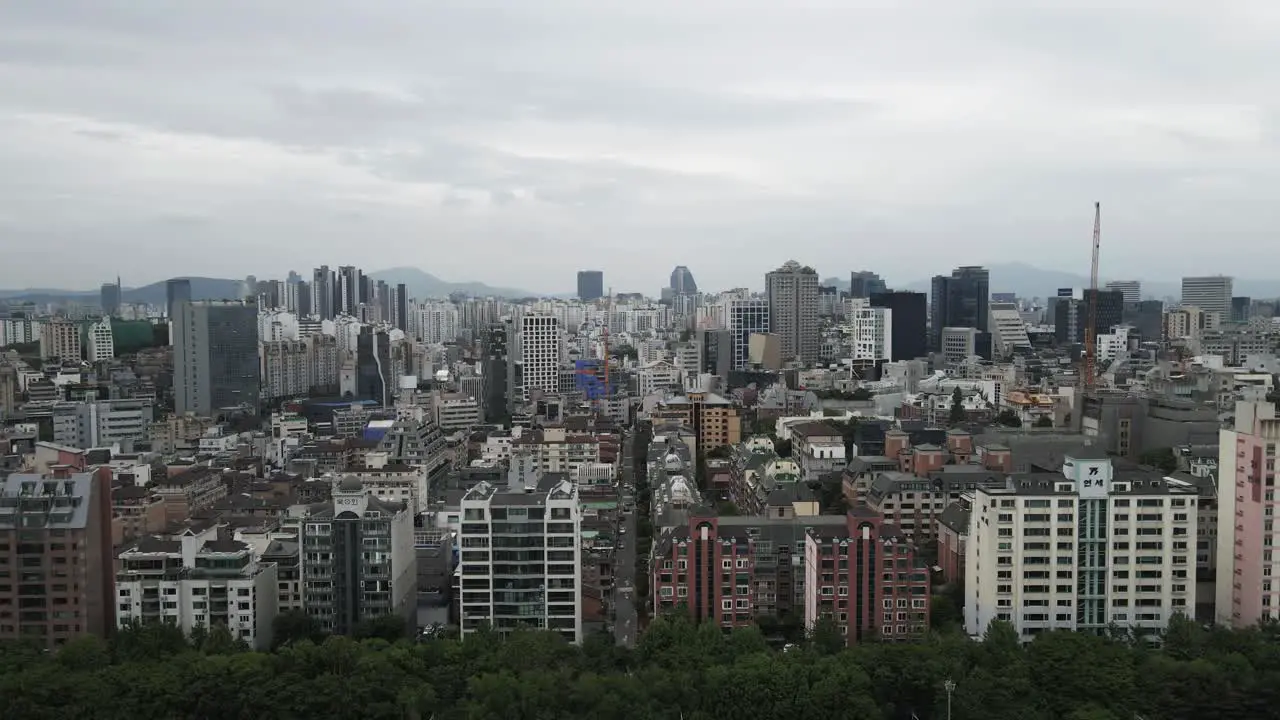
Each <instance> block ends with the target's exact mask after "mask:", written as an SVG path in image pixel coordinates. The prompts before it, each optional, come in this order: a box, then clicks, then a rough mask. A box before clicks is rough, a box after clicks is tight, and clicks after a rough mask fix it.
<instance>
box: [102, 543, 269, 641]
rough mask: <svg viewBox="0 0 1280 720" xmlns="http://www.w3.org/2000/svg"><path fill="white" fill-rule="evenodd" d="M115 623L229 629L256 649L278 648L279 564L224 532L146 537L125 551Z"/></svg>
mask: <svg viewBox="0 0 1280 720" xmlns="http://www.w3.org/2000/svg"><path fill="white" fill-rule="evenodd" d="M119 566H120V571H119V572H118V573H117V574H116V603H117V604H116V613H115V615H116V622H117V623H118V625H119V626H120V627H125V626H126V625H127V624H129V623H132V622H144V623H148V622H171V623H174V624H175V625H177V626H178V627H180V628H182V630H183V632H185V633H188V634H190V633H191V631H192V630H194V629H195V628H197V627H205V628H212V627H214V626H216V625H222V626H224V627H226V628H227V629H228V630H230V631H231V635H232V637H234V638H236V639H237V640H244V641H245V642H246V643H248V644H249V646H250V647H252V648H255V649H257V650H266V649H268V648H270V647H271V638H272V635H271V632H272V627H271V626H272V623H274V622H275V618H276V614H277V607H278V606H277V602H278V594H277V590H276V585H277V582H276V580H277V574H276V565H275V563H266V562H260V561H259V560H258V559H257V558H255V557H254V554H253V550H252V549H251V548H250V546H249V545H248V544H246V543H243V542H240V541H237V540H222V539H218V529H217V527H211V528H209V529H207V530H205V531H203V532H200V533H195V534H189V535H176V536H173V537H144V538H142V539H141V540H139V541H138V542H137V543H136V544H135V545H133V546H132V547H129V548H128V549H126V550H124V551H123V552H121V553H120V556H119Z"/></svg>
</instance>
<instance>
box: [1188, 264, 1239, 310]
mask: <svg viewBox="0 0 1280 720" xmlns="http://www.w3.org/2000/svg"><path fill="white" fill-rule="evenodd" d="M1182 304H1183V305H1190V306H1192V307H1198V308H1200V310H1201V311H1202V312H1206V313H1218V315H1219V316H1221V317H1225V318H1230V317H1231V278H1229V277H1227V276H1225V275H1212V276H1206V277H1184V278H1182Z"/></svg>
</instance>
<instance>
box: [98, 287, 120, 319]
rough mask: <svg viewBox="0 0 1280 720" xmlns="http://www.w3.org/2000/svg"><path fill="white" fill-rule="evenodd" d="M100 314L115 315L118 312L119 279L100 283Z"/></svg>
mask: <svg viewBox="0 0 1280 720" xmlns="http://www.w3.org/2000/svg"><path fill="white" fill-rule="evenodd" d="M102 314H103V315H105V316H107V317H115V316H116V315H119V314H120V279H119V278H116V281H115V282H113V283H103V285H102Z"/></svg>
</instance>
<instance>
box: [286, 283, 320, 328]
mask: <svg viewBox="0 0 1280 720" xmlns="http://www.w3.org/2000/svg"><path fill="white" fill-rule="evenodd" d="M292 287H293V288H295V290H294V294H295V296H296V297H297V300H296V303H297V304H296V305H295V306H294V309H293V312H295V313H297V314H298V318H299V319H302V320H305V319H307V318H310V317H311V316H313V315H314V314H315V312H316V311H315V308H314V307H313V306H312V305H311V283H309V282H306V281H301V282H298V283H295V284H294V285H293V286H292Z"/></svg>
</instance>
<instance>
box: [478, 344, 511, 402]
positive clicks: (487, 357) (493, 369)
mask: <svg viewBox="0 0 1280 720" xmlns="http://www.w3.org/2000/svg"><path fill="white" fill-rule="evenodd" d="M480 352H481V354H482V355H483V360H482V361H481V362H482V363H483V364H482V365H481V369H480V377H481V378H482V379H483V381H484V416H485V417H486V418H488V419H489V420H490V421H491V422H500V421H501V419H503V418H506V417H507V415H508V413H507V364H508V358H507V324H506V323H501V322H497V323H491V324H490V325H489V327H487V328H485V332H484V335H483V336H482V339H481V342H480Z"/></svg>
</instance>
